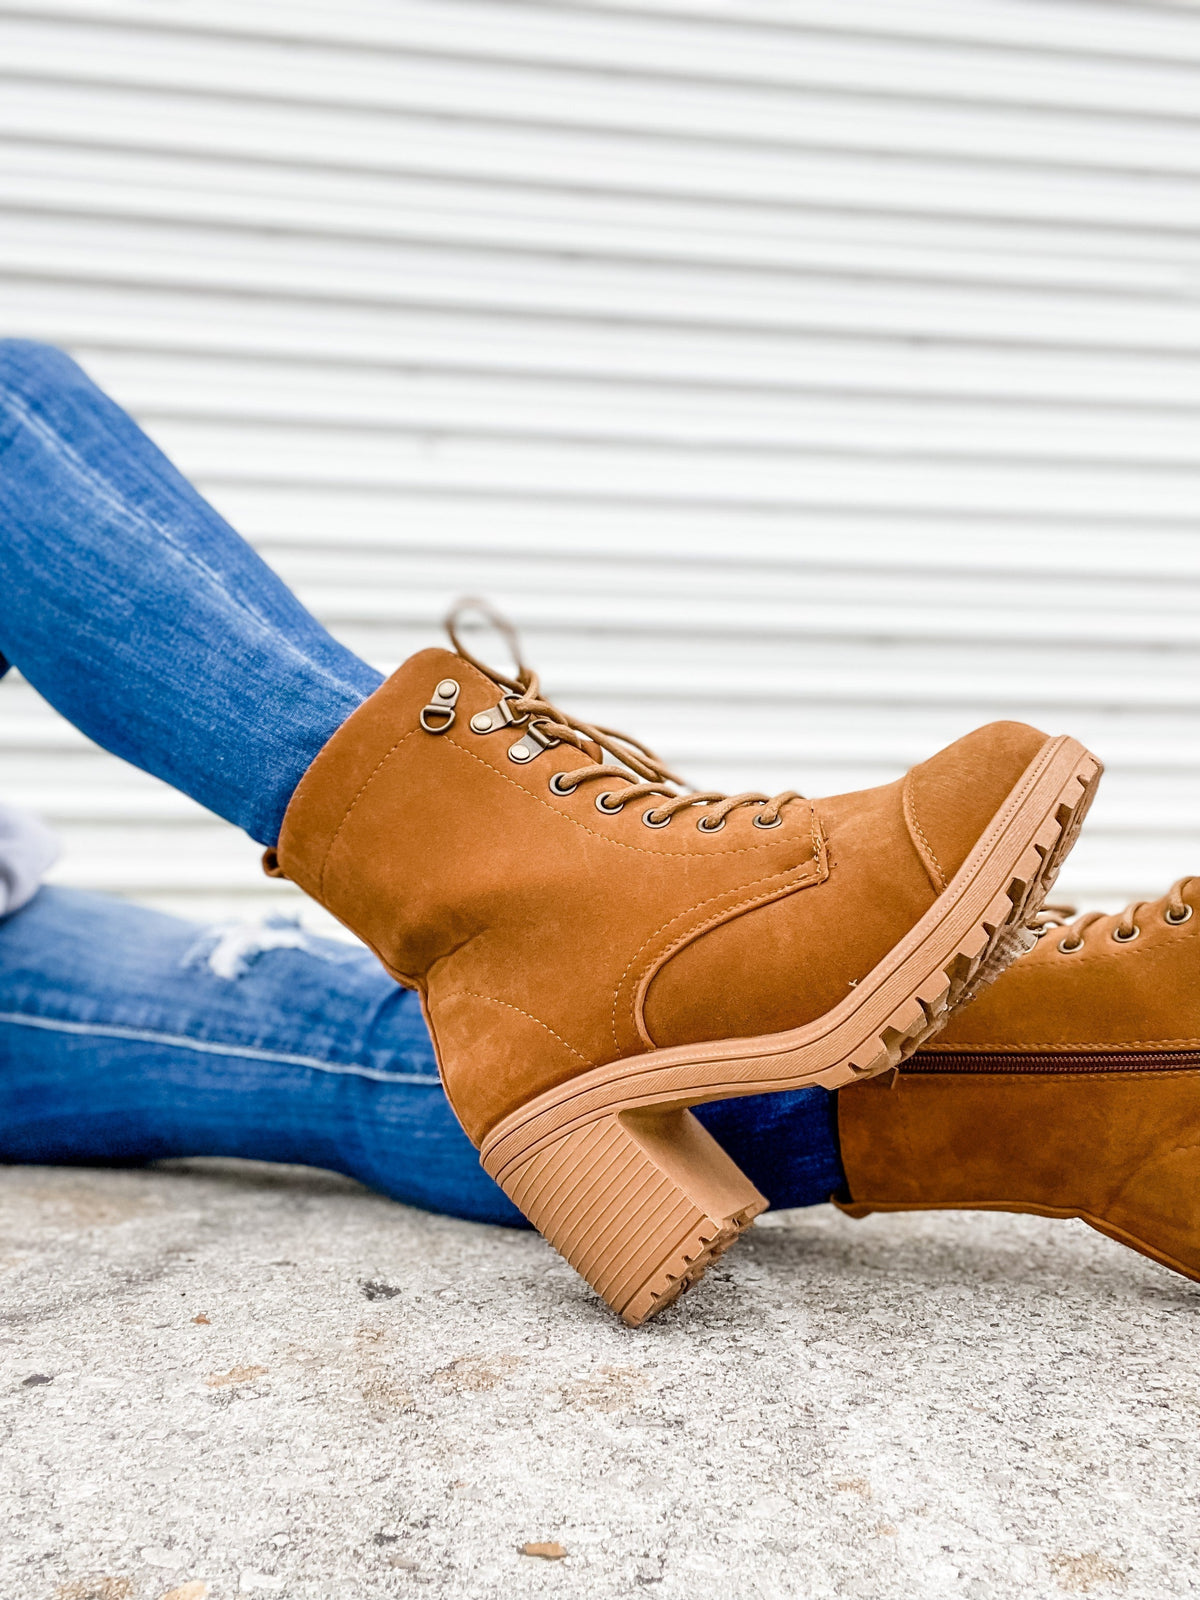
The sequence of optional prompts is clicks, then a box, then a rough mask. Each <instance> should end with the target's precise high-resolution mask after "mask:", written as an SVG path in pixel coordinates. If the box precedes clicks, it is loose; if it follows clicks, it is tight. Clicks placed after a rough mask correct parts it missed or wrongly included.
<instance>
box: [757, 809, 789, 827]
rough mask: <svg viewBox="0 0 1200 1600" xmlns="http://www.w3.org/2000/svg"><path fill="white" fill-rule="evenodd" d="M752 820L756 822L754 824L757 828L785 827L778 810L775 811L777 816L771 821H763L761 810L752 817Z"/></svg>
mask: <svg viewBox="0 0 1200 1600" xmlns="http://www.w3.org/2000/svg"><path fill="white" fill-rule="evenodd" d="M751 821H752V822H753V824H754V826H755V827H756V828H782V827H783V818H782V817H781V816H780V815H779V813H778V811H777V812H776V813H775V816H774V818H773V820H772V821H770V822H764V821H763V819H762V813H761V812H759V813H758V815H757V816H755V817H752V818H751Z"/></svg>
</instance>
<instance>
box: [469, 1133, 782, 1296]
mask: <svg viewBox="0 0 1200 1600" xmlns="http://www.w3.org/2000/svg"><path fill="white" fill-rule="evenodd" d="M500 1183H501V1185H502V1187H503V1188H504V1191H505V1193H506V1194H507V1195H508V1197H509V1199H510V1200H512V1202H513V1204H514V1205H517V1206H519V1207H520V1209H521V1210H522V1211H523V1212H524V1213H525V1215H526V1216H527V1217H528V1218H529V1220H530V1221H531V1222H532V1223H533V1225H534V1227H536V1228H537V1229H538V1230H539V1231H540V1232H541V1233H543V1234H544V1235H545V1237H546V1238H547V1239H548V1240H549V1241H550V1243H551V1244H552V1245H553V1246H554V1247H555V1249H556V1250H558V1251H559V1252H560V1253H561V1254H562V1255H563V1256H565V1257H566V1259H567V1260H568V1261H569V1262H570V1263H571V1265H572V1266H573V1267H574V1268H575V1270H576V1271H577V1272H578V1273H580V1275H581V1276H582V1277H584V1278H586V1279H587V1281H588V1283H590V1284H591V1286H592V1288H593V1289H595V1291H596V1293H597V1294H599V1295H601V1296H602V1297H603V1298H604V1299H605V1300H607V1301H608V1303H609V1305H610V1306H612V1308H613V1310H614V1311H616V1312H617V1313H618V1314H619V1315H620V1316H621V1317H623V1318H624V1320H625V1321H626V1322H627V1323H629V1324H630V1326H631V1327H637V1326H638V1324H639V1323H642V1322H644V1321H645V1320H646V1318H647V1317H650V1316H653V1314H654V1313H655V1312H656V1311H660V1310H661V1309H662V1308H663V1306H665V1305H669V1304H670V1302H671V1301H672V1300H674V1299H675V1298H676V1297H677V1296H678V1295H680V1294H682V1293H683V1291H684V1290H685V1289H687V1288H689V1287H690V1286H691V1285H692V1284H693V1283H695V1282H696V1281H697V1279H698V1278H700V1277H701V1276H702V1275H703V1274H704V1272H705V1270H706V1268H707V1267H708V1266H709V1264H710V1262H712V1261H714V1260H715V1259H716V1258H717V1256H719V1255H720V1254H721V1253H722V1252H723V1251H724V1250H726V1249H728V1247H729V1246H730V1245H731V1244H732V1243H733V1241H734V1240H735V1239H736V1238H737V1237H738V1235H739V1234H740V1233H741V1232H742V1230H743V1229H744V1228H747V1227H749V1225H750V1223H751V1222H752V1221H753V1220H754V1218H755V1217H756V1216H757V1215H758V1214H759V1212H760V1211H765V1210H766V1208H767V1202H766V1200H765V1199H764V1198H763V1196H762V1195H761V1194H759V1192H758V1190H757V1189H756V1188H755V1187H754V1185H753V1184H752V1183H751V1182H750V1180H749V1179H748V1178H747V1177H746V1176H745V1175H744V1174H743V1173H742V1172H741V1170H740V1169H739V1168H738V1167H737V1166H735V1165H734V1163H733V1162H732V1161H731V1160H730V1159H729V1157H728V1156H727V1155H726V1154H725V1152H724V1151H723V1150H722V1149H721V1147H720V1145H719V1144H718V1143H717V1142H716V1140H715V1139H714V1138H713V1137H712V1136H711V1135H710V1134H709V1133H708V1132H707V1131H706V1130H705V1129H704V1128H703V1127H702V1126H701V1125H700V1123H699V1122H697V1120H696V1118H695V1117H693V1116H692V1114H691V1112H690V1111H682V1110H670V1111H655V1110H649V1111H621V1112H616V1113H614V1114H612V1115H610V1116H607V1117H599V1118H597V1119H595V1120H594V1121H591V1122H587V1123H585V1124H583V1126H581V1127H576V1128H573V1129H571V1130H570V1131H569V1132H567V1133H565V1134H564V1135H562V1136H561V1137H559V1138H556V1139H549V1140H546V1141H544V1142H543V1143H542V1144H540V1145H539V1146H538V1147H537V1148H535V1150H534V1151H533V1153H532V1154H530V1155H528V1156H526V1157H525V1158H524V1159H521V1160H519V1161H517V1162H515V1163H513V1165H512V1166H510V1167H509V1168H508V1170H507V1171H505V1172H504V1173H503V1174H502V1175H501V1176H500Z"/></svg>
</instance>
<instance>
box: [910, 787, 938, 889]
mask: <svg viewBox="0 0 1200 1600" xmlns="http://www.w3.org/2000/svg"><path fill="white" fill-rule="evenodd" d="M912 791H913V775H912V773H911V772H910V773H908V774H907V776H906V777H905V779H904V788H903V791H902V794H903V809H904V820H905V822H906V823H907V824H908V832H909V837H910V838H911V839H912V841H913V843H914V845H916V848H917V854H918V855H919V856H920V858H921V864H922V865H923V866H924V868H925V871H926V873H927V874H928V876H929V880H930V882H931V883H932V884H933V887H934V888H935V889H936V890H937V892H938V893H939V894H941V892H942V890H943V889H944V888H945V887H946V874H945V873H944V872H943V871H942V867H941V863H940V862H939V860H938V858H937V855H936V854H935V852H934V848H933V846H932V845H931V844H930V842H929V840H928V838H927V837H926V834H925V829H924V828H923V827H922V826H921V823H920V819H919V818H918V816H917V811H916V805H915V803H914V799H913V792H912Z"/></svg>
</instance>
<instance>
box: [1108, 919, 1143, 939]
mask: <svg viewBox="0 0 1200 1600" xmlns="http://www.w3.org/2000/svg"><path fill="white" fill-rule="evenodd" d="M1141 931H1142V930H1141V929H1140V928H1139V927H1138V925H1137V923H1136V922H1135V923H1134V925H1133V927H1132V928H1130V930H1129V932H1128V933H1122V932H1121V930H1120V928H1114V929H1113V931H1112V936H1113V938H1114V939H1115V940H1116V941H1117V943H1118V944H1132V943H1133V941H1134V940H1135V939H1136V938H1137V936H1138V934H1139V933H1141Z"/></svg>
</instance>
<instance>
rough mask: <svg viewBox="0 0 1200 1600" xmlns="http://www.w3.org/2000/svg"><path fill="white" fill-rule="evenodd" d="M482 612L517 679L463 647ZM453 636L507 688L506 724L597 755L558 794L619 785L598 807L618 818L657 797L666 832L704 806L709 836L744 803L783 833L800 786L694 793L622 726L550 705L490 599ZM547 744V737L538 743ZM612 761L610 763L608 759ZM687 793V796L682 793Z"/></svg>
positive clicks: (656, 818) (450, 623)
mask: <svg viewBox="0 0 1200 1600" xmlns="http://www.w3.org/2000/svg"><path fill="white" fill-rule="evenodd" d="M470 612H477V613H478V614H479V615H481V616H482V617H483V618H484V619H485V621H486V622H487V623H488V624H489V625H490V626H491V627H493V628H494V629H495V630H496V631H497V632H498V633H499V634H501V635H502V636H503V638H504V639H505V641H506V642H507V644H508V647H509V649H510V650H511V651H512V655H513V660H514V662H515V663H516V673H515V676H512V677H510V676H508V674H506V673H503V672H498V671H497V670H496V668H495V667H490V666H488V665H486V663H484V662H482V661H480V660H479V659H478V657H477V656H475V655H473V654H472V653H471V651H470V650H468V649H467V647H466V646H465V645H464V644H463V642H462V639H461V638H460V636H459V628H460V626H461V625H462V619H463V616H464V614H467V613H470ZM446 632H447V633H448V634H449V635H450V642H451V644H452V645H453V646H454V648H455V650H456V651H457V652H458V654H459V655H460V656H462V657H463V659H464V660H466V661H469V662H470V663H471V665H472V666H473V667H477V668H478V669H479V671H480V672H482V673H483V674H484V676H485V677H488V678H491V679H492V681H493V682H494V683H496V684H498V685H499V686H500V688H501V689H502V690H503V691H504V696H503V698H504V701H505V702H507V714H506V715H505V717H504V719H503V720H504V722H505V723H508V722H512V723H513V724H520V725H523V726H525V727H526V728H527V729H537V730H538V732H539V734H540V735H542V738H543V739H544V741H545V743H547V744H550V743H558V744H569V745H572V746H574V748H575V749H576V750H579V751H580V752H581V753H582V754H584V755H587V756H591V757H592V764H591V765H590V766H586V767H576V768H575V770H574V771H573V772H556V773H555V774H554V775H553V777H552V778H551V779H550V788H551V789H552V790H553V792H554V793H555V794H558V795H568V794H573V793H574V792H575V790H576V789H578V788H579V786H580V785H581V784H584V783H593V782H597V781H599V780H600V779H603V778H610V779H612V780H613V781H614V783H618V784H620V785H621V787H620V788H615V787H614V788H612V789H606V790H604V791H603V792H602V793H601V794H598V795H597V796H596V809H597V810H598V811H603V812H604V813H605V814H606V815H608V816H612V815H614V814H615V813H616V812H618V811H621V810H623V809H624V808H625V806H627V805H629V804H631V802H633V801H635V800H644V799H648V798H650V797H651V796H654V797H655V798H656V800H657V804H655V805H653V806H651V807H650V809H649V810H648V811H645V812H643V813H642V821H643V822H644V823H645V824H646V826H647V827H648V828H665V827H666V826H667V824H668V823H669V822H670V821H671V820H672V818H673V817H675V816H676V815H677V814H678V813H679V812H681V811H688V810H690V809H691V808H692V807H693V806H703V807H704V808H705V810H704V814H703V815H702V816H701V817H700V818H698V820H697V822H696V826H697V827H698V828H699V829H700V830H701V832H702V833H717V832H719V831H720V829H722V828H723V827H724V826H725V819H726V818H727V817H728V816H729V814H730V812H731V811H736V810H738V809H739V807H741V806H761V808H762V809H761V810H760V811H758V812H757V813H756V814H755V816H754V817H753V818H752V819H751V820H752V821H753V823H754V826H755V827H756V828H778V827H779V826H780V825H781V824H782V822H783V815H782V813H783V808H784V806H786V805H787V804H788V803H789V802H790V801H792V800H802V799H803V798H804V796H803V795H801V794H799V793H798V792H797V791H796V790H795V789H782V790H780V792H779V793H778V794H774V795H766V794H762V793H760V792H758V791H756V790H751V789H748V790H747V791H746V792H745V793H744V794H731V795H726V794H722V793H720V791H719V790H716V789H703V790H688V789H687V786H686V784H685V782H684V780H683V779H682V778H680V777H678V776H677V775H676V774H675V773H673V772H672V771H671V770H670V768H669V767H667V766H665V765H664V764H663V762H662V761H660V760H659V758H658V756H656V755H655V754H654V752H653V750H650V749H648V748H647V747H646V746H645V745H644V744H642V743H641V742H640V740H637V739H634V738H632V737H631V736H630V735H629V734H627V733H619V732H617V730H616V729H615V728H605V727H602V726H601V725H600V724H599V723H590V722H584V721H582V720H581V719H580V718H579V717H573V716H570V715H569V714H568V713H567V712H565V711H562V710H560V709H559V708H558V707H557V706H556V705H554V704H553V702H552V701H550V700H547V699H546V698H545V696H544V695H543V694H542V691H541V683H540V681H539V679H538V675H537V673H536V672H534V670H533V669H532V667H528V666H526V665H525V662H524V661H523V660H522V658H521V642H520V639H519V637H518V635H517V631H516V629H515V628H514V627H513V625H512V624H511V623H510V622H509V621H508V620H507V618H506V617H503V616H502V615H501V614H500V613H499V612H498V611H496V610H494V609H493V608H492V607H491V606H490V605H488V604H487V602H486V601H482V600H461V601H459V603H458V604H457V605H456V606H455V607H454V608H453V610H452V611H451V612H450V615H449V616H448V617H447V618H446ZM538 742H539V743H541V742H542V740H541V739H539V741H538ZM606 754H607V755H609V756H612V757H613V758H614V760H613V761H606V760H605V759H604V758H605V755H606ZM677 789H682V790H683V791H684V792H683V793H682V794H679V793H676V790H677Z"/></svg>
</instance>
